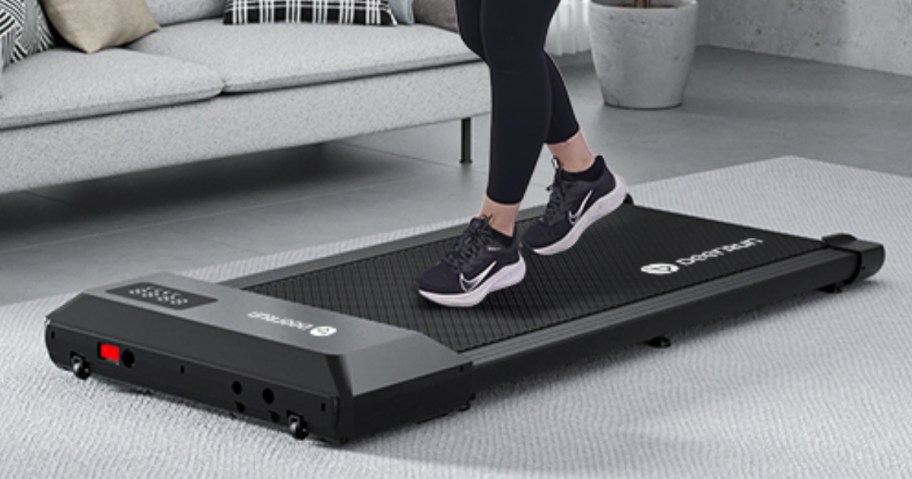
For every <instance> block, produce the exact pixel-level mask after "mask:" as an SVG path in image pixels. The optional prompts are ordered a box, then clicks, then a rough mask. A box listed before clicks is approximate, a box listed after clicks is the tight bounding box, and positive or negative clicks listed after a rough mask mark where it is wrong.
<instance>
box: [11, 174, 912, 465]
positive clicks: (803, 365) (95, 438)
mask: <svg viewBox="0 0 912 479" xmlns="http://www.w3.org/2000/svg"><path fill="white" fill-rule="evenodd" d="M633 193H634V195H635V196H636V199H637V201H638V202H639V203H640V204H643V205H649V206H656V207H661V208H666V209H672V210H677V211H682V212H687V213H692V214H697V215H702V216H706V217H711V218H716V219H721V220H727V221H733V222H739V223H744V224H749V225H755V226H761V227H766V228H771V229H777V230H782V231H786V232H791V233H797V234H802V235H808V236H815V237H819V236H822V235H825V234H829V233H835V232H839V231H846V232H849V233H853V234H855V235H857V236H859V237H861V238H865V239H871V240H877V241H881V242H883V243H885V244H886V246H887V263H886V265H885V266H884V268H883V270H882V271H881V272H880V273H879V274H878V275H877V276H876V277H875V278H874V279H872V280H871V281H869V282H866V283H864V284H862V285H860V286H858V287H856V288H854V289H851V290H848V291H847V292H846V293H845V294H842V295H835V296H830V295H825V294H822V293H820V294H813V295H808V296H804V297H801V298H798V299H796V300H792V301H789V302H787V303H783V304H778V305H774V306H769V307H766V308H763V309H761V310H758V311H755V312H752V313H750V314H745V315H741V316H738V317H731V318H725V319H724V320H723V321H719V322H716V323H713V324H712V325H708V326H705V327H702V328H699V329H696V330H691V331H688V332H687V333H686V334H684V335H683V336H677V337H675V338H674V340H675V345H674V347H672V348H671V349H668V350H662V351H657V350H651V349H648V348H645V347H629V348H625V349H622V350H614V351H608V352H606V353H605V354H604V355H603V356H600V357H597V358H592V359H590V360H586V361H582V362H577V363H575V364H573V365H565V366H560V367H558V368H557V369H555V370H552V371H550V372H546V373H541V374H537V375H533V376H530V377H527V378H525V379H524V380H522V381H517V382H515V383H509V384H504V385H502V386H500V387H497V388H494V389H491V390H487V391H485V392H483V394H481V395H480V396H479V399H478V401H476V403H475V404H474V407H473V408H472V410H471V411H469V412H467V413H461V414H455V415H450V416H447V417H445V418H442V419H439V420H434V421H431V422H428V423H425V424H421V425H413V426H407V427H403V428H400V429H397V430H393V431H390V432H387V433H384V434H381V435H378V436H376V437H373V438H370V439H368V440H364V441H360V442H356V443H354V444H351V445H349V446H348V447H345V448H341V449H336V448H331V447H327V446H323V445H320V444H319V443H315V442H312V441H307V442H296V441H294V440H292V439H291V438H290V436H288V435H287V434H285V432H284V431H280V430H277V429H274V428H272V427H267V426H263V425H261V424H259V423H253V422H248V421H244V420H238V419H233V418H232V417H231V416H230V415H229V414H228V413H222V412H218V411H213V410H211V409H207V408H203V407H199V406H195V405H190V404H187V403H186V402H183V401H181V400H177V399H174V398H167V397H163V396H162V395H159V394H151V395H150V394H142V393H137V392H132V391H128V390H124V389H122V388H119V387H117V386H114V385H111V384H108V383H104V382H101V381H97V380H90V381H88V382H86V383H82V382H80V381H78V380H76V379H75V378H73V377H72V376H71V375H69V374H65V373H64V372H62V371H60V370H58V369H56V368H55V367H54V366H52V364H51V362H50V361H49V360H48V358H47V355H46V353H45V350H44V345H43V340H42V323H43V316H44V315H45V314H46V313H48V312H49V311H51V310H53V309H54V308H56V307H57V306H58V305H60V304H61V303H62V302H63V301H65V300H66V299H68V298H69V297H71V295H64V296H57V297H52V298H46V299H41V300H36V301H30V302H28V303H20V304H14V305H10V306H7V307H3V308H0V321H2V325H3V327H2V328H0V350H2V351H3V352H4V360H3V361H2V362H0V378H2V382H0V424H2V431H0V476H3V477H10V476H12V477H47V476H52V477H62V476H67V477H101V476H105V477H321V478H347V477H353V478H368V477H651V478H668V477H693V478H706V477H725V478H736V477H826V478H834V477H862V476H863V477H878V478H882V477H912V408H910V404H912V348H910V342H912V321H910V319H912V318H910V316H912V314H910V311H912V272H910V267H912V246H910V244H909V243H910V242H909V237H910V234H912V213H910V212H912V179H907V178H903V177H898V176H891V175H886V174H880V173H874V172H869V171H864V170H858V169H854V168H849V167H842V166H835V165H831V164H826V163H822V162H816V161H811V160H805V159H801V158H780V159H776V160H770V161H764V162H759V163H753V164H748V165H743V166H737V167H732V168H726V169H721V170H715V171H710V172H706V173H700V174H696V175H690V176H684V177H679V178H675V179H671V180H664V181H659V182H655V183H650V184H643V185H638V186H636V187H634V188H633ZM462 221H464V220H456V221H451V222H447V223H441V224H438V225H431V226H428V227H425V228H421V229H415V230H409V231H399V232H395V233H390V234H386V235H379V236H373V237H369V238H362V239H358V240H352V241H345V242H341V243H335V244H331V245H326V246H321V247H315V248H310V249H306V250H302V251H294V252H289V253H283V254H278V255H272V256H268V257H263V258H256V259H252V260H248V261H241V262H236V263H232V264H226V265H221V266H216V267H211V268H205V269H201V270H196V271H192V272H189V273H187V274H188V275H189V276H193V277H196V278H202V279H207V280H213V281H216V280H222V279H227V278H230V277H234V276H238V275H241V274H247V273H252V272H255V271H261V270H264V269H269V268H274V267H277V266H280V265H284V264H288V263H293V262H297V261H302V260H305V259H308V258H315V257H318V256H323V255H327V254H331V253H337V252H340V251H344V250H348V249H352V248H357V247H362V246H366V245H368V244H372V243H375V242H379V241H388V240H392V239H395V238H398V237H401V236H404V235H410V234H415V233H417V232H419V231H424V230H429V229H433V228H439V227H442V226H446V225H448V224H455V223H461V222H462Z"/></svg>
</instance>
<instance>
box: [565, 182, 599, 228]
mask: <svg viewBox="0 0 912 479" xmlns="http://www.w3.org/2000/svg"><path fill="white" fill-rule="evenodd" d="M592 191H593V190H589V193H587V194H586V197H585V198H583V202H582V203H580V207H579V209H578V210H576V212H573V211H568V212H567V216H568V217H569V220H570V224H571V225H575V224H576V222H577V221H579V219H580V216H582V215H583V210H585V209H586V203H588V202H589V198H591V197H592Z"/></svg>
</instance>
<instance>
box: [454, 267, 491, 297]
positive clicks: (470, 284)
mask: <svg viewBox="0 0 912 479" xmlns="http://www.w3.org/2000/svg"><path fill="white" fill-rule="evenodd" d="M496 264H497V261H493V262H492V263H491V264H490V265H489V266H488V267H487V268H485V269H484V271H482V272H481V273H478V276H476V277H474V278H472V279H466V277H465V275H464V274H462V273H459V286H461V287H462V290H463V291H465V292H466V293H468V292H469V291H472V290H473V289H475V288H477V287H478V285H479V284H481V282H482V281H484V279H485V277H487V276H488V273H490V272H491V270H492V269H494V265H496Z"/></svg>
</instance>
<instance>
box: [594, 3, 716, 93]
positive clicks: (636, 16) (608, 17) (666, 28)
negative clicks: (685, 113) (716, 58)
mask: <svg viewBox="0 0 912 479" xmlns="http://www.w3.org/2000/svg"><path fill="white" fill-rule="evenodd" d="M630 3H632V2H631V0H592V1H591V2H590V3H589V39H590V43H591V45H592V60H593V63H594V64H595V72H596V74H597V75H598V79H599V84H600V85H601V90H602V97H603V98H604V99H605V103H606V104H608V105H611V106H615V107H620V108H635V109H662V108H672V107H676V106H679V105H681V103H682V102H683V100H684V90H685V89H686V88H687V79H688V77H689V76H690V67H691V64H692V63H693V56H694V49H695V48H696V45H697V18H698V14H697V13H698V10H697V9H698V6H697V2H696V0H668V1H666V2H664V3H661V2H657V3H659V4H660V5H666V6H667V7H665V8H631V7H625V6H622V5H625V4H626V5H629V4H630Z"/></svg>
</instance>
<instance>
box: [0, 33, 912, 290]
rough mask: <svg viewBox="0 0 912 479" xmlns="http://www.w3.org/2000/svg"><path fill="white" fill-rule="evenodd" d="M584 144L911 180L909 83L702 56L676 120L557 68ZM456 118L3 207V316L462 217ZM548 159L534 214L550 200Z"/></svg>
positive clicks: (41, 193)
mask: <svg viewBox="0 0 912 479" xmlns="http://www.w3.org/2000/svg"><path fill="white" fill-rule="evenodd" d="M559 61H560V63H561V65H562V67H561V71H562V73H563V75H564V78H565V80H566V82H567V85H568V89H569V91H570V93H571V96H572V98H573V101H574V107H575V109H576V112H577V116H578V118H579V120H580V123H581V124H582V125H583V129H584V132H585V133H586V134H587V137H588V140H589V142H590V144H591V146H592V147H593V149H594V150H595V151H596V152H597V153H602V154H604V155H605V156H606V158H608V159H609V162H610V164H611V165H612V166H613V168H614V169H616V170H618V171H620V172H621V173H622V174H624V175H625V176H626V177H627V178H628V179H629V181H631V182H632V183H641V182H645V181H650V180H656V179H662V178H668V177H674V176H679V175H682V174H686V173H693V172H698V171H705V170H711V169H716V168H720V167H725V166H730V165H733V164H740V163H747V162H752V161H757V160H762V159H766V158H772V157H778V156H783V155H789V154H793V155H800V156H804V157H809V158H815V159H819V160H825V161H830V162H835V163H841V164H846V165H852V166H858V167H862V168H869V169H873V170H878V171H884V172H889V173H896V174H901V175H906V176H912V161H910V156H912V140H910V134H909V124H910V122H912V78H909V77H902V76H896V75H889V74H884V73H876V72H870V71H864V70H858V69H852V68H845V67H839V66H832V65H825V64H820V63H813V62H806V61H800V60H791V59H785V58H779V57H773V56H766V55H758V54H751V53H743V52H736V51H731V50H725V49H719V48H701V49H700V50H699V51H698V55H697V60H696V64H695V67H694V72H693V76H692V80H691V85H690V88H689V91H688V94H687V99H686V101H685V104H684V106H683V107H682V108H679V109H676V110H671V111H661V112H635V111H624V110H616V109H612V108H610V107H607V106H604V105H603V104H602V102H601V96H600V94H599V90H598V83H597V81H596V78H595V74H594V71H593V68H592V66H591V64H590V63H589V62H588V61H587V57H586V55H585V54H584V55H577V56H574V57H570V58H560V59H559ZM489 118H490V116H489V115H485V116H482V117H478V118H476V121H475V122H474V131H475V134H474V140H475V145H474V155H475V158H476V162H475V164H474V165H472V166H471V167H467V168H466V167H461V166H460V165H458V163H457V155H458V148H459V146H458V145H459V136H458V132H459V123H458V121H454V122H447V123H441V124H434V125H428V126H423V127H418V128H410V129H405V130H398V131H392V132H386V133H382V134H375V135H368V136H362V137H356V138H350V139H347V140H345V141H337V142H331V143H325V144H321V145H312V146H307V147H303V148H299V149H295V150H289V151H281V152H272V153H269V154H263V155H256V156H255V157H244V158H231V159H225V160H219V161H214V162H206V163H199V164H194V165H189V166H183V167H176V168H168V169H162V170H156V171H153V172H146V173H141V174H132V175H125V176H120V177H116V178H108V179H103V180H96V181H88V182H81V183H77V184H70V185H63V186H56V187H51V188H41V189H36V190H32V191H27V192H21V193H14V194H8V195H0V224H2V225H3V226H2V229H0V271H2V274H0V304H5V303H12V302H17V301H23V300H26V299H31V298H37V297H42V296H47V295H50V294H55V293H61V292H69V291H74V290H79V289H83V288H85V287H89V286H94V285H97V284H101V283H107V282H111V281H114V280H118V279H123V278H127V277H131V276H137V275H141V274H146V273H148V272H151V271H158V270H172V271H176V270H186V269H191V268H195V267H201V266H206V265H211V264H217V263H222V262H226V261H232V260H237V259H243V258H247V257H250V256H255V255H259V254H266V253H273V252H278V251H284V250H289V249H296V248H302V247H306V246H309V245H314V244H320V243H326V242H331V241H336V240H339V239H344V238H350V237H354V236H362V235H367V234H373V233H378V232H383V231H388V230H393V229H399V228H406V227H412V226H417V225H423V224H427V223H433V222H437V221H441V220H446V219H450V218H458V217H463V216H468V215H471V214H473V213H475V212H476V211H477V207H478V204H479V202H480V198H481V195H482V193H483V191H484V186H485V181H486V163H487V149H488V142H487V132H488V127H489ZM547 157H548V154H547V150H545V149H543V150H542V156H541V159H542V161H540V162H539V167H538V169H537V170H536V174H535V177H534V179H533V185H532V186H531V187H530V189H529V192H528V195H527V202H528V203H529V204H533V203H540V202H543V201H544V200H545V199H546V192H545V191H544V186H545V185H546V184H547V183H548V182H549V179H550V174H551V172H550V165H549V163H548V162H547V161H546V159H547Z"/></svg>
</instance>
